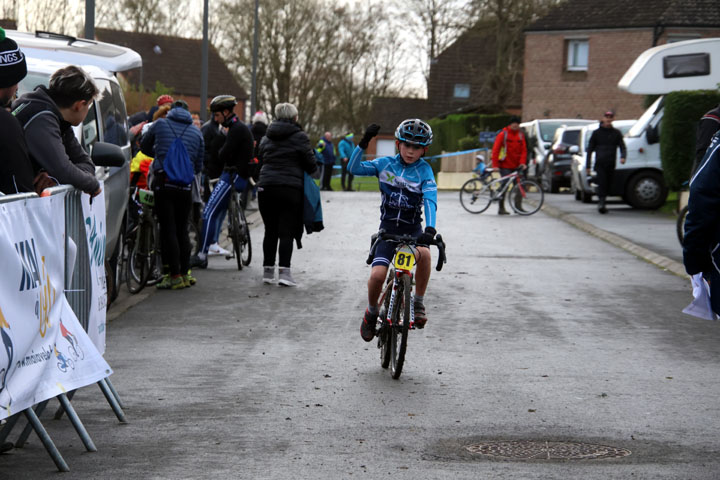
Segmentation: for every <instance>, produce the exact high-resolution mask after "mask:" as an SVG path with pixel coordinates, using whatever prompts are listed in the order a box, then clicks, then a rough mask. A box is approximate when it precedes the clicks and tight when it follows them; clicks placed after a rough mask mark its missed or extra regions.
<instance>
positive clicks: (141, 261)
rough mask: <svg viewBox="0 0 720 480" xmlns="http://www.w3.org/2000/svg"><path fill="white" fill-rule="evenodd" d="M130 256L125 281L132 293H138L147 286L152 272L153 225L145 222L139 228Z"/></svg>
mask: <svg viewBox="0 0 720 480" xmlns="http://www.w3.org/2000/svg"><path fill="white" fill-rule="evenodd" d="M138 228H139V229H138V231H137V235H136V237H135V241H134V242H133V245H132V249H131V250H130V256H129V258H128V261H127V273H126V275H125V281H126V283H127V287H128V290H129V291H130V293H133V294H135V293H138V292H140V290H142V289H143V288H144V287H145V285H146V284H147V281H148V279H149V278H150V272H151V270H152V257H153V255H152V249H153V242H154V239H153V233H152V225H149V224H148V223H146V222H143V223H141V224H140V226H139V227H138Z"/></svg>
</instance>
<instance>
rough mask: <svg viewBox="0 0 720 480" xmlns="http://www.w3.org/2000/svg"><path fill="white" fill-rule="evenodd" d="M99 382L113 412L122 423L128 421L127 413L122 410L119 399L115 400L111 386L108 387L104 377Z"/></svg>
mask: <svg viewBox="0 0 720 480" xmlns="http://www.w3.org/2000/svg"><path fill="white" fill-rule="evenodd" d="M97 384H98V386H99V387H100V390H102V392H103V395H105V400H107V402H108V403H109V404H110V407H112V409H113V412H115V416H116V417H117V419H118V420H120V423H127V420H125V413H124V412H123V411H122V408H120V405H118V402H117V400H115V397H114V396H113V394H112V392H111V391H110V388H108V385H107V382H105V379H104V378H103V379H102V380H100V381H99V382H97Z"/></svg>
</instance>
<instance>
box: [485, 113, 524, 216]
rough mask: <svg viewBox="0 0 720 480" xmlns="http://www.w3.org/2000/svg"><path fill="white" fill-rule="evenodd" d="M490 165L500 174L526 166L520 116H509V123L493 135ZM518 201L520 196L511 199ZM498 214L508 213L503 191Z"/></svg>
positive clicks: (508, 173)
mask: <svg viewBox="0 0 720 480" xmlns="http://www.w3.org/2000/svg"><path fill="white" fill-rule="evenodd" d="M491 159H492V166H493V168H498V169H500V175H501V176H503V177H504V176H505V175H510V174H511V173H512V172H513V171H514V170H515V169H517V168H518V167H522V168H523V169H525V168H527V144H526V142H525V135H523V132H522V130H520V117H518V116H515V115H513V116H512V117H510V124H509V125H508V126H507V127H505V128H503V129H502V130H500V133H499V134H498V135H497V136H496V137H495V143H494V144H493V148H492V156H491ZM513 200H514V201H515V202H520V201H521V200H522V199H521V198H515V199H513ZM518 206H519V205H518ZM498 215H509V212H508V211H507V210H505V194H504V193H503V196H502V198H501V199H500V205H499V206H498Z"/></svg>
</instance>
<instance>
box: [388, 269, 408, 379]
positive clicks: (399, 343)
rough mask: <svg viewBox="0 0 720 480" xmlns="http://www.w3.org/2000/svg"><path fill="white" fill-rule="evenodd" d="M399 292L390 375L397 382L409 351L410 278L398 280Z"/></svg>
mask: <svg viewBox="0 0 720 480" xmlns="http://www.w3.org/2000/svg"><path fill="white" fill-rule="evenodd" d="M398 282H400V284H399V285H398V291H397V293H396V296H395V300H396V305H397V307H396V308H395V309H394V310H395V311H394V313H395V315H394V318H393V324H392V330H391V332H390V351H391V353H390V364H391V365H390V374H391V375H392V378H394V379H395V380H397V379H398V378H400V374H401V373H402V369H403V364H404V363H405V351H406V350H407V338H408V330H409V329H410V308H411V307H412V306H411V305H410V295H411V292H410V277H409V276H408V275H403V276H402V277H400V279H398Z"/></svg>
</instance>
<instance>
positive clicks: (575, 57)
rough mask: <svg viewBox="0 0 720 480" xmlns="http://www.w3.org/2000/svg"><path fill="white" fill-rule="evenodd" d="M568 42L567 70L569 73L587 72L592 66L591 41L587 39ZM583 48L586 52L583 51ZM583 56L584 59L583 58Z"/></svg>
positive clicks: (571, 39)
mask: <svg viewBox="0 0 720 480" xmlns="http://www.w3.org/2000/svg"><path fill="white" fill-rule="evenodd" d="M566 40H567V66H566V68H567V70H568V71H569V72H587V70H588V65H589V64H590V61H589V59H590V41H589V40H588V39H587V38H568V39H566ZM583 46H584V50H585V51H584V52H583V51H582V47H583ZM583 54H584V55H583ZM583 56H584V58H582V57H583ZM583 60H584V64H583Z"/></svg>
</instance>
